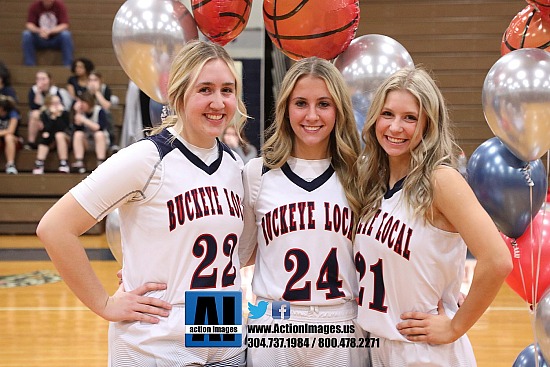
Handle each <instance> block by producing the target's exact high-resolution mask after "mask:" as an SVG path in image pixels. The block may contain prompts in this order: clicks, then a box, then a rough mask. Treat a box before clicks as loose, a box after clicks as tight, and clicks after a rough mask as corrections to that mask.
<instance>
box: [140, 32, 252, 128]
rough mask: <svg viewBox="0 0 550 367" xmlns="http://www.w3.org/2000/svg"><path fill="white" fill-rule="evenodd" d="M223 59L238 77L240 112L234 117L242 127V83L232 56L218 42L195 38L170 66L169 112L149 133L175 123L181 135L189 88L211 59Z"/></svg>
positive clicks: (238, 106)
mask: <svg viewBox="0 0 550 367" xmlns="http://www.w3.org/2000/svg"><path fill="white" fill-rule="evenodd" d="M217 59H220V60H223V61H224V62H225V63H226V64H227V67H228V68H229V70H230V71H231V74H233V76H234V77H235V95H236V98H237V112H238V113H239V114H240V116H239V118H238V119H235V122H234V125H235V126H236V128H237V130H238V131H240V130H241V129H242V126H243V124H244V123H245V121H246V119H247V117H248V116H247V112H246V106H245V105H244V102H243V100H242V99H241V95H242V92H241V91H242V85H241V82H240V78H239V76H238V72H237V69H236V68H235V64H234V61H233V59H232V58H231V56H229V54H228V53H227V51H226V50H225V49H224V48H223V47H222V46H219V45H217V44H215V43H209V42H205V41H199V40H192V41H189V42H187V43H186V44H185V45H184V46H183V48H182V49H181V50H180V51H179V53H178V54H177V55H176V56H175V57H174V60H173V61H172V65H171V66H170V73H169V76H168V102H169V109H170V113H171V114H170V115H169V116H168V117H166V118H165V119H164V121H162V123H161V124H160V125H159V126H157V127H155V128H153V129H151V132H150V135H155V134H158V133H160V132H161V131H162V130H164V129H166V128H167V127H171V126H173V127H174V128H175V129H176V131H177V133H178V134H181V132H182V131H183V128H184V126H185V116H184V113H183V111H184V109H185V102H186V96H187V92H188V91H189V89H190V88H191V87H192V86H193V85H194V84H195V82H196V80H197V78H198V76H199V73H200V72H201V70H202V68H203V67H204V65H205V64H206V63H207V62H208V61H210V60H217Z"/></svg>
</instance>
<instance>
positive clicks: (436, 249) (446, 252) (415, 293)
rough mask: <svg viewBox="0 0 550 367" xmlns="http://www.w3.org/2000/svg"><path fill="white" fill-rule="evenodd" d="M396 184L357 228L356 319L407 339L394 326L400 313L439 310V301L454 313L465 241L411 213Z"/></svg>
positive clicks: (383, 334)
mask: <svg viewBox="0 0 550 367" xmlns="http://www.w3.org/2000/svg"><path fill="white" fill-rule="evenodd" d="M400 186H401V185H400V184H398V185H396V188H395V189H394V190H392V191H390V192H388V194H386V198H384V199H383V201H382V206H381V208H380V210H379V211H378V212H377V213H376V214H375V215H374V217H373V218H372V219H371V220H369V221H368V222H366V223H364V222H362V223H360V224H359V226H358V228H357V236H356V238H355V250H356V254H355V265H356V268H357V271H358V275H359V278H360V280H359V310H358V316H357V322H358V323H359V324H360V325H361V327H362V328H363V329H365V330H367V331H370V332H371V333H372V334H374V335H376V336H379V337H383V338H387V339H390V340H400V341H407V340H406V339H405V338H404V337H403V336H402V335H401V334H400V333H399V332H398V331H397V329H396V325H397V324H398V323H399V322H401V321H402V320H401V319H400V317H399V316H400V315H401V314H402V313H403V312H407V311H420V312H428V313H432V314H437V304H438V302H439V300H443V304H444V307H445V310H446V312H447V314H448V315H449V317H451V318H452V316H453V315H454V314H455V313H456V311H457V309H458V306H457V302H458V296H459V293H460V285H461V282H462V279H463V277H464V263H465V259H466V245H465V243H464V241H463V240H462V238H461V237H460V235H459V234H458V233H451V232H446V231H443V230H441V229H438V228H436V227H434V226H432V225H430V224H429V223H424V220H423V218H422V217H420V216H418V215H411V213H410V212H409V211H407V206H406V204H405V203H404V199H403V198H402V192H403V190H401V187H400ZM390 196H391V197H390Z"/></svg>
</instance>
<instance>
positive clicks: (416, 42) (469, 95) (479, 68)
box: [357, 0, 527, 157]
mask: <svg viewBox="0 0 550 367" xmlns="http://www.w3.org/2000/svg"><path fill="white" fill-rule="evenodd" d="M526 5H527V3H526V2H525V1H524V0H491V1H489V0H440V1H431V0H394V1H385V0H384V1H382V0H368V1H360V6H361V21H360V25H359V28H358V32H357V36H361V35H364V34H383V35H386V36H389V37H392V38H393V39H395V40H396V41H398V42H399V43H401V44H402V45H403V46H404V47H405V48H406V49H407V50H408V51H409V53H410V54H411V56H412V58H413V60H414V62H415V63H416V64H422V65H423V66H424V67H426V68H427V69H429V70H431V71H432V74H433V76H434V78H435V79H436V82H437V83H438V85H439V86H440V88H441V90H442V92H443V95H444V96H445V98H446V99H447V102H448V103H449V108H450V112H451V117H452V118H453V121H454V123H455V124H456V129H455V130H456V133H457V137H458V142H459V144H460V145H461V147H462V149H464V151H465V152H466V155H467V156H468V157H469V156H470V155H471V153H472V152H473V151H474V150H475V148H477V147H478V146H479V145H480V144H481V143H483V142H484V141H485V140H487V139H489V138H491V137H493V136H494V135H493V133H492V132H491V130H490V129H489V126H488V125H487V122H486V121H485V118H484V115H483V108H482V104H481V93H482V88H483V82H484V80H485V76H486V75H487V73H488V72H489V69H490V68H491V67H492V66H493V65H494V63H495V62H496V61H497V60H498V59H499V58H500V43H501V38H502V34H503V33H504V31H505V30H506V28H507V27H508V25H509V24H510V21H511V20H512V18H513V17H514V16H515V15H516V14H517V13H518V12H519V11H521V10H522V9H523V8H524V7H525V6H526Z"/></svg>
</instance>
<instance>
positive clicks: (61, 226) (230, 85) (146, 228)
mask: <svg viewBox="0 0 550 367" xmlns="http://www.w3.org/2000/svg"><path fill="white" fill-rule="evenodd" d="M240 92H241V85H240V81H239V78H238V77H237V72H236V70H235V66H234V64H233V61H232V59H231V58H230V57H229V55H228V54H227V52H226V51H225V50H224V49H223V48H222V47H221V46H217V45H215V44H212V43H206V42H200V41H190V42H188V43H187V44H185V45H184V46H183V48H182V49H181V50H180V52H179V53H178V54H177V55H176V56H175V58H174V61H173V63H172V66H171V70H170V76H169V83H168V100H169V103H170V110H171V111H173V112H174V113H175V114H174V115H172V116H169V117H168V118H167V119H166V120H165V121H164V123H163V124H162V125H161V126H159V127H158V128H157V129H156V130H153V131H152V132H151V134H150V135H149V136H148V137H147V138H145V139H143V140H140V141H138V142H136V143H134V144H132V145H130V146H128V147H127V148H125V149H122V150H120V151H119V152H118V153H116V154H115V155H113V156H112V157H110V158H109V159H108V160H107V161H105V163H103V164H102V165H101V166H99V167H98V168H97V169H96V170H95V171H94V172H92V173H91V174H90V176H88V178H86V179H85V180H84V181H82V182H81V183H80V184H78V185H77V186H75V187H74V188H73V189H71V190H70V192H69V193H67V194H66V195H65V196H63V198H61V199H60V200H59V201H58V202H57V203H56V204H55V205H54V206H53V207H52V208H51V209H50V210H49V211H48V212H47V213H46V214H45V215H44V218H42V220H41V221H40V224H39V226H38V229H37V234H38V236H39V237H40V239H41V240H42V242H43V243H44V245H45V247H46V249H47V251H48V254H49V255H50V257H51V259H52V261H53V262H54V264H55V266H56V267H57V269H58V270H59V273H60V274H61V276H62V277H63V279H64V280H65V282H66V283H67V285H68V286H69V287H70V288H71V290H72V291H73V292H74V293H75V294H76V296H77V297H78V298H79V299H80V300H81V301H82V302H83V303H84V304H85V305H86V306H88V307H89V308H90V309H91V310H92V311H94V312H95V313H97V314H98V315H99V316H101V317H103V318H105V319H107V320H109V321H111V323H110V325H109V366H111V367H117V366H146V367H152V366H155V367H161V366H162V367H164V366H166V367H168V366H190V365H192V366H196V365H206V364H208V366H244V365H245V363H246V361H245V351H244V347H234V348H233V347H229V348H186V347H185V345H184V339H185V338H184V337H185V292H186V291H188V290H193V289H201V290H228V291H240V275H239V268H240V264H239V259H238V256H237V251H236V246H237V243H238V237H239V236H240V234H241V232H242V229H243V215H242V211H239V210H234V207H233V205H232V204H231V203H229V199H227V200H226V197H225V196H226V195H228V197H229V198H231V199H234V200H237V201H239V200H242V198H243V195H244V189H243V185H242V177H241V171H242V167H243V162H242V160H241V159H240V158H239V157H238V156H236V155H234V154H233V153H231V152H230V150H229V149H228V148H227V147H226V146H225V145H224V144H222V143H221V142H220V141H219V140H218V139H217V137H218V136H220V135H221V134H222V133H223V131H224V129H225V128H226V126H227V125H228V124H229V122H230V121H231V120H232V118H233V116H234V115H235V113H236V112H238V113H239V114H240V115H241V116H240V118H239V119H238V120H239V122H238V123H237V125H241V124H242V123H243V122H244V120H245V118H246V109H245V106H244V104H243V102H242V101H241V99H240V97H239V96H240ZM197 192H198V193H199V194H198V196H197ZM193 197H195V198H197V197H198V200H195V202H193V203H192V205H185V203H182V200H187V199H190V198H193ZM201 197H202V200H201ZM190 200H191V199H190ZM212 203H213V204H212ZM190 207H192V210H190V209H189V208H190ZM116 208H118V209H119V217H120V231H121V243H122V253H123V268H122V279H123V282H122V284H121V286H120V288H119V289H118V290H117V291H116V292H115V294H114V295H112V296H109V294H108V293H107V292H106V290H105V289H104V287H103V286H102V284H101V283H100V281H99V280H98V278H97V276H96V274H95V273H94V271H93V269H92V267H91V266H90V263H89V261H88V259H87V257H86V254H85V252H84V250H83V248H82V244H81V243H80V241H79V236H80V235H81V234H82V233H84V232H86V231H87V230H88V229H90V228H91V227H92V226H93V225H94V224H96V223H97V222H98V221H100V220H101V219H103V218H104V217H105V216H106V215H107V214H109V213H110V212H112V211H113V210H115V209H116ZM199 212H200V213H199ZM206 237H208V238H207V239H205V238H206ZM227 239H230V240H227ZM222 243H223V249H224V250H223V251H221V250H220V251H215V250H216V249H217V247H218V246H219V247H220V248H221V247H222V245H221V244H222ZM211 245H212V246H214V247H216V248H214V249H211V248H210V247H211ZM226 249H230V251H226ZM207 253H208V254H207ZM212 254H214V256H209V258H208V261H207V264H206V267H205V266H204V265H205V259H206V256H207V255H212ZM215 269H218V270H215Z"/></svg>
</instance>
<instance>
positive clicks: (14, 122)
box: [0, 95, 20, 175]
mask: <svg viewBox="0 0 550 367" xmlns="http://www.w3.org/2000/svg"><path fill="white" fill-rule="evenodd" d="M19 119H20V115H19V112H17V108H16V106H15V100H14V99H13V98H12V97H10V96H4V95H0V146H4V153H5V154H6V173H8V174H12V175H16V174H17V173H18V172H17V168H16V167H15V154H16V152H17V147H18V145H19V143H20V141H19V137H18V136H17V126H18V124H19Z"/></svg>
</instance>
